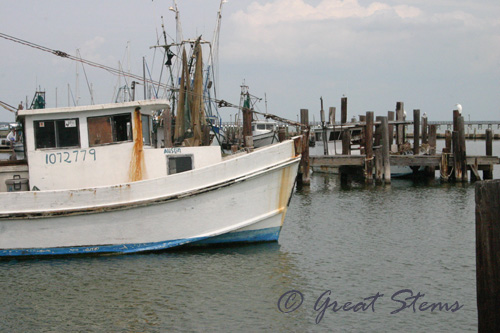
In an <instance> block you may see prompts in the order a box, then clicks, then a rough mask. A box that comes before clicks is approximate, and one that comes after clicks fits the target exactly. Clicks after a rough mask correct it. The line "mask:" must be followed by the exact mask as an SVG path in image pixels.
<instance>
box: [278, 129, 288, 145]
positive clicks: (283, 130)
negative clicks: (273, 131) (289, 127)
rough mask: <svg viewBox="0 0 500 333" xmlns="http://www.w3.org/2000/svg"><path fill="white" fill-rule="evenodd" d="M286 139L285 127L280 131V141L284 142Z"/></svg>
mask: <svg viewBox="0 0 500 333" xmlns="http://www.w3.org/2000/svg"><path fill="white" fill-rule="evenodd" d="M285 139H286V129H285V127H280V128H279V129H278V141H279V142H283V141H285Z"/></svg>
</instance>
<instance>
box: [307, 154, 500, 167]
mask: <svg viewBox="0 0 500 333" xmlns="http://www.w3.org/2000/svg"><path fill="white" fill-rule="evenodd" d="M445 156H446V157H447V159H446V162H447V164H448V165H452V163H453V156H452V155H451V154H446V155H445ZM365 158H366V155H344V154H342V155H329V156H323V155H321V156H311V164H312V165H315V166H321V165H324V166H329V167H339V166H341V165H348V166H364V165H365V163H364V160H365ZM389 160H390V165H391V166H393V165H397V166H434V167H439V166H440V164H441V155H432V156H431V155H417V156H413V155H391V156H390V158H389ZM476 161H477V165H478V170H484V168H485V167H489V166H490V165H493V164H500V159H499V158H498V156H472V155H471V156H467V165H475V164H476Z"/></svg>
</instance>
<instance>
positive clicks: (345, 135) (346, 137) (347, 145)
mask: <svg viewBox="0 0 500 333" xmlns="http://www.w3.org/2000/svg"><path fill="white" fill-rule="evenodd" d="M342 155H351V131H349V130H348V129H347V130H345V131H343V132H342Z"/></svg>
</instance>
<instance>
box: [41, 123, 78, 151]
mask: <svg viewBox="0 0 500 333" xmlns="http://www.w3.org/2000/svg"><path fill="white" fill-rule="evenodd" d="M66 121H75V125H74V126H67V125H66V123H65V128H73V127H74V128H75V129H76V136H77V138H78V145H64V146H63V145H61V141H63V140H62V139H63V138H61V135H62V134H61V133H60V129H58V128H59V126H58V123H61V124H62V123H63V122H66ZM40 123H43V124H44V125H43V126H42V127H45V124H46V123H51V124H52V126H53V129H52V130H51V131H52V133H50V134H52V135H53V139H54V145H53V146H50V147H39V144H40V143H41V141H40V140H39V137H38V135H39V134H40V133H39V132H38V129H39V128H42V127H40ZM33 134H34V135H33V137H34V139H35V150H46V149H65V148H69V149H72V148H81V146H82V140H81V136H80V119H79V118H78V117H76V118H60V119H43V120H33ZM42 135H43V136H44V137H46V136H47V135H48V134H47V133H44V134H42Z"/></svg>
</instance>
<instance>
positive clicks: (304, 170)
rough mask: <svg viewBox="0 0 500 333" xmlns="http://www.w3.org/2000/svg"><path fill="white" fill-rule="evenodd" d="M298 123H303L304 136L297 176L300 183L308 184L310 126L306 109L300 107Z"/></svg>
mask: <svg viewBox="0 0 500 333" xmlns="http://www.w3.org/2000/svg"><path fill="white" fill-rule="evenodd" d="M300 123H301V124H302V125H303V127H302V128H303V130H302V133H303V137H304V144H303V150H302V158H301V160H300V169H301V172H300V177H299V178H298V182H300V184H301V185H306V186H307V185H309V184H311V178H310V176H309V174H310V171H309V135H310V128H309V110H308V109H300Z"/></svg>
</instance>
